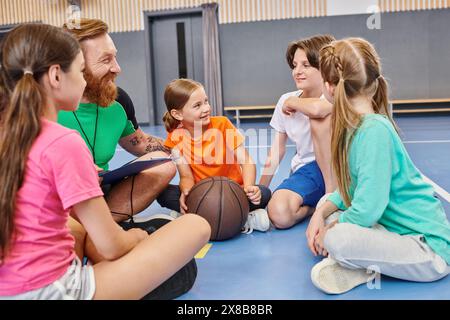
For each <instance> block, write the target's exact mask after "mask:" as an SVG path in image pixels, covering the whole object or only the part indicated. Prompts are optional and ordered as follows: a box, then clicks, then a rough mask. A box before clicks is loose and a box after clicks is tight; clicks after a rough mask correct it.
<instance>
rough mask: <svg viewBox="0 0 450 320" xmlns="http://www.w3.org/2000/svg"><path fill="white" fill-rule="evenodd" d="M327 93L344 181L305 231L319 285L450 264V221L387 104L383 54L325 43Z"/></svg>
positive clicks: (335, 287)
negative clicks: (319, 257) (315, 260)
mask: <svg viewBox="0 0 450 320" xmlns="http://www.w3.org/2000/svg"><path fill="white" fill-rule="evenodd" d="M320 71H321V73H322V77H323V79H324V90H323V92H324V95H325V96H326V98H327V100H328V101H330V102H331V103H333V105H334V107H333V113H332V138H331V149H332V166H333V170H334V173H335V174H336V179H337V185H338V189H337V190H336V191H335V192H334V193H332V194H331V195H330V196H329V197H328V198H327V199H324V201H322V202H321V203H319V204H318V207H317V210H316V211H315V213H314V215H313V217H312V218H311V221H310V223H309V226H308V229H307V231H306V236H307V239H308V246H309V248H310V250H311V251H312V252H313V254H314V255H323V256H325V257H326V258H325V259H324V260H322V261H321V262H320V263H318V264H317V265H315V266H314V268H313V269H312V271H311V279H312V282H313V283H314V285H315V286H316V287H317V288H319V289H321V290H322V291H324V292H326V293H329V294H339V293H343V292H346V291H348V290H351V289H352V288H354V287H356V286H358V285H360V284H363V283H366V282H369V281H371V280H372V279H374V278H375V277H376V276H377V274H385V275H388V276H390V277H394V278H398V279H403V280H409V281H418V282H430V281H435V280H438V279H441V278H444V277H445V276H446V275H448V273H449V272H450V267H449V264H450V224H449V222H448V219H447V217H446V215H445V212H444V209H443V207H442V204H441V203H440V201H439V199H438V198H436V197H435V195H434V190H433V187H432V186H431V185H430V184H428V183H427V182H425V181H424V179H423V177H422V176H421V174H420V172H419V170H418V169H417V168H416V167H415V166H414V164H413V162H412V161H411V158H410V157H409V155H408V153H407V151H406V149H405V147H404V145H403V143H402V141H401V140H400V137H399V135H398V132H397V129H396V125H395V123H394V120H393V119H392V117H391V115H390V112H389V110H388V86H387V83H386V80H385V79H384V77H383V75H382V73H381V65H380V59H379V57H378V55H377V53H376V51H375V49H374V48H373V46H372V45H371V44H370V43H368V42H367V41H365V40H363V39H360V38H349V39H344V40H340V41H334V42H332V43H331V44H329V45H326V46H324V47H323V48H322V49H321V51H320Z"/></svg>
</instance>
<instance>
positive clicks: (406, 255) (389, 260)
mask: <svg viewBox="0 0 450 320" xmlns="http://www.w3.org/2000/svg"><path fill="white" fill-rule="evenodd" d="M339 213H340V212H339V211H337V212H335V213H334V214H333V215H331V216H330V217H328V218H327V220H326V224H329V223H331V222H332V221H334V220H336V219H337V218H338V217H339ZM324 246H325V249H326V250H327V251H328V253H329V256H330V258H332V259H334V260H336V261H337V262H338V263H339V264H340V265H342V266H343V267H347V268H350V269H361V268H364V269H369V270H372V271H376V272H379V273H381V274H385V275H387V276H390V277H394V278H398V279H403V280H409V281H417V282H431V281H435V280H439V279H441V278H444V277H445V276H447V275H448V274H449V273H450V266H449V265H447V263H446V262H445V260H444V259H443V258H442V257H441V256H439V255H437V254H436V253H435V252H434V251H433V250H432V249H431V248H430V246H428V244H427V243H426V242H425V238H424V237H423V236H422V235H415V236H409V235H404V236H402V235H399V234H397V233H393V232H390V231H388V230H386V228H384V227H383V226H382V225H380V224H377V225H375V226H374V227H372V228H364V227H361V226H358V225H355V224H351V223H338V224H336V225H335V226H334V227H333V228H331V229H329V230H328V232H327V233H326V235H325V239H324Z"/></svg>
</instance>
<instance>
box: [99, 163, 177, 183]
mask: <svg viewBox="0 0 450 320" xmlns="http://www.w3.org/2000/svg"><path fill="white" fill-rule="evenodd" d="M169 161H172V158H170V157H163V158H152V159H148V160H139V158H136V159H134V160H132V161H130V162H128V163H126V164H124V165H123V166H121V167H119V168H117V169H114V170H107V171H100V172H99V173H98V176H99V177H102V178H103V181H102V185H107V184H112V183H114V182H117V181H120V180H123V179H125V178H126V177H131V176H135V175H137V174H138V173H139V172H141V171H143V170H147V169H149V168H152V167H155V166H158V165H160V164H163V163H166V162H169Z"/></svg>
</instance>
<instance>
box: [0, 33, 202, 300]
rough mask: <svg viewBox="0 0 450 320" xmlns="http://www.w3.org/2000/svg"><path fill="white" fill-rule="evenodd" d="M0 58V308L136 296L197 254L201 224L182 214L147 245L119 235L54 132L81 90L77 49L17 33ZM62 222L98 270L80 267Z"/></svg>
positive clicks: (83, 150) (75, 149) (85, 168)
mask: <svg viewBox="0 0 450 320" xmlns="http://www.w3.org/2000/svg"><path fill="white" fill-rule="evenodd" d="M0 52H2V54H1V56H0V63H1V66H0V112H1V117H0V121H1V123H0V128H1V130H0V186H1V187H0V283H1V286H0V299H5V298H6V299H91V298H93V299H138V298H141V297H143V296H144V295H146V294H147V293H148V292H150V291H152V290H153V289H155V288H156V287H158V286H159V285H160V284H161V283H162V282H163V281H165V280H166V279H168V278H169V277H171V276H172V275H173V274H174V273H175V272H176V271H177V270H179V269H180V268H181V267H182V266H183V265H185V264H186V263H187V262H188V261H190V260H191V259H192V257H193V256H194V255H195V254H196V253H197V252H198V251H199V250H200V249H201V247H202V246H203V245H204V244H205V243H206V242H207V241H208V239H209V236H210V228H209V225H208V223H207V222H206V221H205V220H204V219H203V218H201V217H199V216H197V215H185V216H183V217H180V218H179V219H176V220H175V221H173V222H170V223H168V224H167V225H165V226H164V227H162V228H161V229H159V230H157V231H156V232H154V233H153V234H152V235H151V236H148V235H147V233H146V232H145V231H143V230H141V229H130V230H128V231H124V230H123V229H122V228H120V227H119V226H118V225H117V224H116V223H115V222H114V221H113V219H112V217H111V213H110V211H109V208H108V206H107V204H106V202H105V200H104V199H103V197H102V196H103V193H102V190H101V189H100V186H99V183H98V176H97V172H96V169H95V166H94V164H93V161H92V156H91V155H90V152H89V150H88V149H87V147H86V145H85V143H84V142H83V140H82V138H81V137H80V136H79V134H78V133H76V132H75V131H73V130H70V129H67V128H64V127H62V126H60V125H58V124H57V123H56V118H57V112H58V111H59V110H69V111H71V110H76V108H77V106H78V103H79V101H80V99H81V97H82V95H83V91H84V88H85V85H86V82H85V80H84V78H83V69H84V58H83V54H82V52H81V51H80V47H79V44H78V42H77V41H76V40H75V39H74V38H73V37H72V36H71V35H69V34H68V33H66V32H64V31H63V30H62V29H60V28H56V27H53V26H49V25H44V24H25V25H21V26H18V27H16V28H15V29H14V30H12V31H11V32H10V33H9V34H8V36H7V37H6V38H5V40H4V42H3V45H2V50H0ZM69 214H71V215H72V216H73V217H74V218H75V219H77V220H78V221H79V222H80V223H81V224H82V225H83V226H84V228H85V229H86V230H87V232H88V234H89V236H90V238H91V239H92V241H93V243H94V244H95V246H96V248H97V250H98V251H99V253H100V254H101V255H102V256H104V257H105V258H106V260H105V261H103V262H101V263H99V264H96V265H94V266H82V265H81V262H80V260H79V259H78V257H77V256H76V255H75V251H74V239H73V237H72V235H71V234H70V231H69V229H68V228H67V227H66V225H67V220H68V218H69ZM131 269H132V272H130V270H131Z"/></svg>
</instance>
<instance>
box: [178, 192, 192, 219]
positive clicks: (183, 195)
mask: <svg viewBox="0 0 450 320" xmlns="http://www.w3.org/2000/svg"><path fill="white" fill-rule="evenodd" d="M189 191H190V190H185V191H181V196H180V210H181V213H182V214H185V213H186V212H187V211H188V207H187V205H186V197H187V196H188V194H189Z"/></svg>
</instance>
